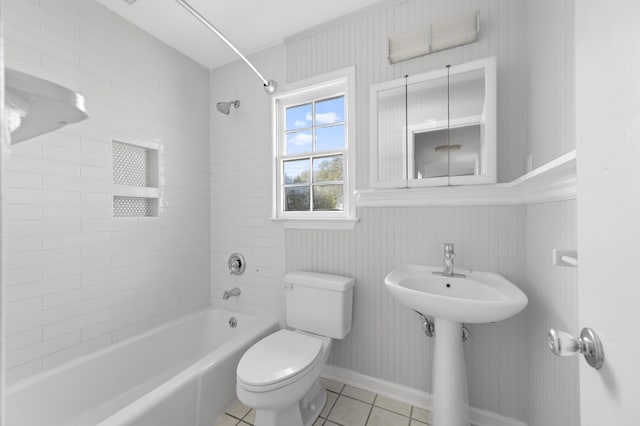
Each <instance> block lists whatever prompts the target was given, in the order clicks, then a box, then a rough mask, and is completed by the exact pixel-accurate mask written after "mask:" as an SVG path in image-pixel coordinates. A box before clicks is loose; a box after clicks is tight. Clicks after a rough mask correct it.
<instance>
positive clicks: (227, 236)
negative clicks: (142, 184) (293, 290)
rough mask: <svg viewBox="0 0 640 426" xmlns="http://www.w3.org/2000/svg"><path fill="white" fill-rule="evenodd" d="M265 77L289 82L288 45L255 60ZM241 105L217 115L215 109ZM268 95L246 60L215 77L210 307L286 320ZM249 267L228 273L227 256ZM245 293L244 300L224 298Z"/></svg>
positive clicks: (214, 73)
mask: <svg viewBox="0 0 640 426" xmlns="http://www.w3.org/2000/svg"><path fill="white" fill-rule="evenodd" d="M251 61H252V62H254V63H255V65H256V67H257V68H258V69H259V70H260V72H261V73H263V74H264V75H266V76H268V78H270V79H274V80H276V81H277V82H278V84H283V82H284V46H283V45H279V46H276V47H273V48H271V49H267V50H265V51H263V52H261V53H259V54H257V55H253V56H252V57H251ZM236 99H238V100H240V108H238V109H236V108H233V107H232V108H231V112H230V113H229V115H223V114H220V113H219V112H217V111H216V110H215V107H214V106H215V104H216V103H217V102H220V101H233V100H236ZM271 103H272V100H271V97H270V96H268V95H266V94H265V92H264V89H263V88H262V82H261V81H260V80H259V79H258V78H257V77H256V76H255V74H253V72H252V71H251V70H250V69H249V68H248V67H247V66H246V64H245V63H244V62H240V61H236V62H234V63H232V64H229V65H226V66H223V67H220V68H217V69H215V70H213V71H211V106H212V107H211V302H212V304H213V305H214V306H217V307H220V308H224V309H232V310H234V311H240V312H244V313H251V314H274V315H276V316H278V317H279V318H280V320H282V319H283V318H284V305H283V302H284V293H283V282H282V277H283V275H284V233H283V232H282V224H281V223H280V222H275V221H272V220H271V191H272V161H271V159H272V148H271V147H272V141H271ZM235 252H239V253H241V254H242V255H244V257H245V259H246V261H247V269H246V271H245V272H244V274H242V275H230V274H229V270H228V268H227V259H228V258H229V255H230V254H232V253H235ZM236 286H238V287H240V289H241V291H242V293H241V295H240V297H233V298H231V299H229V300H222V295H223V293H224V291H225V290H229V289H231V288H233V287H236Z"/></svg>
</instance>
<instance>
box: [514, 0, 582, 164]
mask: <svg viewBox="0 0 640 426" xmlns="http://www.w3.org/2000/svg"><path fill="white" fill-rule="evenodd" d="M525 4H526V7H525V10H526V17H527V19H526V28H527V31H526V32H527V48H526V50H527V59H528V60H527V70H528V73H529V76H528V80H529V90H528V99H529V100H528V116H529V120H528V129H529V135H528V139H529V153H530V155H531V163H532V166H533V168H536V167H539V166H541V165H543V164H545V163H547V162H549V161H551V160H553V159H554V158H557V157H559V156H560V155H562V154H565V153H567V152H569V151H571V150H573V149H575V147H576V142H575V100H574V99H575V88H574V77H575V64H574V62H575V59H574V57H575V53H574V45H575V42H574V16H573V13H574V0H562V1H557V0H538V1H527V2H525Z"/></svg>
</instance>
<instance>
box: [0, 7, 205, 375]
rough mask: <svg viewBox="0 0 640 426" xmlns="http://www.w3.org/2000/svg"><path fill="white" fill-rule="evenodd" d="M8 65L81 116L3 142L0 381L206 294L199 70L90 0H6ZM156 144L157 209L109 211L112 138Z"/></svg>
mask: <svg viewBox="0 0 640 426" xmlns="http://www.w3.org/2000/svg"><path fill="white" fill-rule="evenodd" d="M3 19H4V30H5V36H6V63H7V66H9V67H13V68H15V69H18V70H21V71H24V72H27V73H30V74H33V75H36V76H38V77H42V78H45V79H47V80H50V81H53V82H55V83H58V84H62V85H64V86H66V87H68V88H70V89H73V90H76V91H79V92H80V93H82V94H83V95H84V96H85V97H86V102H87V112H88V114H89V116H90V118H89V119H88V120H86V121H84V122H82V123H79V124H76V125H72V126H68V127H65V128H63V129H62V130H59V131H56V132H53V133H50V134H47V135H44V136H41V137H39V138H37V139H34V140H30V141H25V142H22V143H20V144H18V145H15V146H13V147H12V152H11V154H10V155H9V156H8V158H7V160H6V163H5V166H6V167H5V171H4V176H3V182H2V183H3V186H2V191H3V202H4V205H3V208H4V213H5V215H4V219H5V223H4V231H5V232H4V240H3V242H4V244H5V247H6V250H5V259H4V260H5V264H4V265H3V267H4V268H5V270H4V275H5V287H4V291H5V293H4V294H5V296H6V303H5V304H4V306H3V311H4V313H5V318H6V333H7V336H6V340H5V342H6V347H7V357H6V367H7V376H6V377H7V381H8V382H9V383H13V382H15V381H18V380H20V379H24V378H26V377H29V376H31V375H34V374H36V373H38V372H40V371H42V370H46V369H49V368H52V367H55V366H57V365H59V364H62V363H64V362H66V361H69V360H71V359H74V358H76V357H78V356H81V355H83V354H86V353H88V352H91V351H95V350H97V349H99V348H102V347H105V346H108V345H110V344H112V343H114V342H117V341H119V340H121V339H124V338H126V337H128V336H130V335H132V334H136V333H139V332H141V331H143V330H145V329H148V328H150V327H152V326H155V325H158V324H160V323H161V322H163V321H166V320H168V319H170V318H173V317H176V316H178V315H182V314H184V313H187V312H190V311H194V310H196V309H199V308H201V307H204V306H206V305H208V304H209V248H210V244H209V220H210V215H209V199H210V196H209V194H210V179H209V143H208V141H209V96H208V93H209V90H208V87H209V80H208V77H209V76H208V71H207V70H206V69H204V68H202V67H201V66H200V65H197V64H196V63H195V62H193V61H191V60H190V59H188V58H186V57H185V56H183V55H182V54H180V53H178V52H176V51H175V50H173V49H171V48H169V47H168V46H166V45H164V44H162V43H160V42H159V41H158V40H156V39H155V38H153V37H151V36H149V35H148V34H147V33H145V32H143V31H141V30H139V29H138V28H136V27H135V26H133V25H131V24H130V23H128V22H127V21H125V20H123V19H122V18H120V17H119V16H117V15H115V14H113V13H112V12H110V11H108V10H107V9H106V8H104V7H103V6H101V5H99V4H98V3H96V2H94V1H85V0H46V1H44V0H43V1H25V0H5V1H4V10H3ZM112 138H116V139H118V140H121V141H124V142H135V141H155V142H159V143H160V144H162V157H161V168H162V172H161V173H162V178H161V186H162V191H163V197H164V202H163V207H162V213H161V217H159V218H116V219H114V218H112V205H111V182H112V171H111V139H112Z"/></svg>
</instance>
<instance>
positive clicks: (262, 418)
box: [255, 379, 327, 426]
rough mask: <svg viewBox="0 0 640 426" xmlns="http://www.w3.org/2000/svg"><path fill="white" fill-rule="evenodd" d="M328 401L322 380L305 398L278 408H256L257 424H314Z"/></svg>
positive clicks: (294, 425) (267, 425)
mask: <svg viewBox="0 0 640 426" xmlns="http://www.w3.org/2000/svg"><path fill="white" fill-rule="evenodd" d="M326 403H327V391H326V390H325V389H324V388H323V387H322V385H321V384H320V380H319V379H318V380H316V382H315V383H314V384H313V386H312V387H311V390H309V392H307V394H306V395H305V397H304V398H302V399H301V400H300V401H296V403H295V404H293V405H291V406H289V407H286V408H280V409H278V410H268V409H256V423H255V425H256V426H312V425H313V422H315V421H316V419H317V418H318V417H319V416H320V413H321V412H322V409H323V408H324V406H325V404H326Z"/></svg>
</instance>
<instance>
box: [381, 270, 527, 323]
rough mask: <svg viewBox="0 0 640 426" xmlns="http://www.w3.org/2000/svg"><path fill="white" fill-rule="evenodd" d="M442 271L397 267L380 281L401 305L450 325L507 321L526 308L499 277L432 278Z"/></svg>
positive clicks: (483, 274) (470, 274)
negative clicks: (450, 323)
mask: <svg viewBox="0 0 640 426" xmlns="http://www.w3.org/2000/svg"><path fill="white" fill-rule="evenodd" d="M441 271H442V267H433V266H422V265H401V266H399V267H398V268H396V269H394V270H393V271H391V273H389V275H387V276H386V277H385V279H384V283H385V284H386V286H387V289H388V290H389V292H390V293H391V294H392V295H393V296H394V297H395V298H396V299H397V300H398V301H399V302H400V303H402V304H404V305H406V306H408V307H409V308H411V309H414V310H416V311H418V312H420V313H422V314H424V315H429V316H433V317H435V318H442V319H445V320H448V321H452V322H465V323H486V322H495V321H500V320H503V319H507V318H509V317H511V316H513V315H515V314H517V313H518V312H520V311H521V310H523V309H524V307H525V306H527V303H528V299H527V296H526V295H525V294H524V293H523V292H522V291H521V290H520V289H519V288H518V287H516V286H515V285H514V284H513V283H511V282H510V281H508V280H507V279H506V278H504V277H503V276H502V275H500V274H495V273H493V272H483V271H469V270H458V271H456V273H461V274H464V275H466V277H465V278H462V277H444V276H442V275H434V274H433V272H441Z"/></svg>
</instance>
